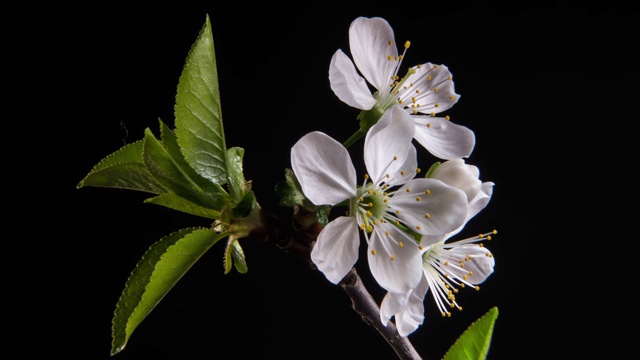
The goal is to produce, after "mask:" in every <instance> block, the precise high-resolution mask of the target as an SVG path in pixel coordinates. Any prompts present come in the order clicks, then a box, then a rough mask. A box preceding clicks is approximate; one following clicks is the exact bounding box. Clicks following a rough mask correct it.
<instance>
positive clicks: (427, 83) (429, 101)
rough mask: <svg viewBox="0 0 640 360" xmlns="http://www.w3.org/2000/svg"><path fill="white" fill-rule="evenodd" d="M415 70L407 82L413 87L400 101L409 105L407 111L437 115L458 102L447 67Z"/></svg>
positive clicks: (428, 67) (458, 97)
mask: <svg viewBox="0 0 640 360" xmlns="http://www.w3.org/2000/svg"><path fill="white" fill-rule="evenodd" d="M356 64H357V63H356ZM413 69H414V70H415V71H416V72H415V74H412V75H410V76H409V78H408V79H407V82H406V83H407V84H413V86H411V87H410V88H409V89H408V90H409V91H404V92H402V93H400V99H402V102H403V103H404V104H407V111H410V112H411V113H414V112H419V113H422V114H429V115H431V113H435V114H437V113H440V112H443V111H445V110H448V109H450V108H451V107H452V106H453V105H455V104H456V103H457V102H458V100H459V99H460V95H458V94H456V91H455V86H454V83H453V80H452V75H451V72H450V71H449V69H448V68H447V67H446V66H444V65H434V64H431V63H426V64H422V65H421V66H420V67H418V66H414V67H413ZM412 105H414V106H412ZM418 105H419V106H418Z"/></svg>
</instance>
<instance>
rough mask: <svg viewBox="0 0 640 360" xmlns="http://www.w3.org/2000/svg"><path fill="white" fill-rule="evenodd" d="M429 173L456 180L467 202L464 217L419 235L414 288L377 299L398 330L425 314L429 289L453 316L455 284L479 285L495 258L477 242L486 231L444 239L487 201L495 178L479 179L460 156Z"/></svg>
mask: <svg viewBox="0 0 640 360" xmlns="http://www.w3.org/2000/svg"><path fill="white" fill-rule="evenodd" d="M431 176H432V178H438V179H440V180H441V181H443V182H445V183H447V184H449V185H452V186H456V187H457V188H459V189H461V190H462V191H464V192H465V194H466V195H467V198H468V201H469V206H468V213H467V217H466V220H465V222H464V223H463V224H462V225H461V226H460V227H458V228H457V229H455V230H453V231H451V232H449V233H447V234H445V235H444V236H442V235H440V236H438V235H436V236H432V235H425V236H423V237H422V240H421V242H420V246H421V248H422V252H423V255H422V260H423V261H422V265H421V266H422V273H423V276H422V278H421V279H420V282H419V283H418V285H417V286H416V288H415V289H413V290H411V291H409V292H407V293H392V292H389V293H387V294H386V295H385V297H384V299H383V300H382V304H381V305H380V319H381V321H382V323H383V324H387V323H388V322H389V321H390V319H391V317H394V316H395V322H396V327H397V328H398V333H399V334H400V335H401V336H407V335H409V334H410V333H412V332H413V331H415V330H416V329H417V328H418V326H420V324H422V322H423V320H424V297H425V296H426V294H427V292H428V291H429V290H430V289H431V294H432V296H433V299H434V301H435V303H436V305H437V306H438V309H439V310H440V312H441V313H442V315H443V316H451V313H450V312H449V308H453V307H455V308H458V309H459V310H462V307H460V305H458V303H457V302H456V299H455V294H456V293H457V292H458V288H457V287H465V286H471V287H473V288H476V289H479V287H478V286H477V285H478V284H480V283H482V282H484V281H485V280H486V279H487V277H489V275H491V273H493V267H494V264H495V261H494V258H493V255H492V254H491V252H490V251H489V250H487V249H486V248H485V247H483V246H482V244H478V242H480V241H482V240H491V234H495V230H494V231H493V232H490V233H486V234H481V235H478V236H474V237H471V238H467V239H463V240H459V241H455V242H451V243H447V240H448V239H450V238H451V237H452V236H453V235H455V234H457V233H459V232H460V231H461V230H462V228H463V227H464V225H465V224H466V223H467V222H468V221H469V220H470V219H471V218H473V217H474V216H475V215H476V214H477V213H478V212H480V211H481V210H482V209H483V208H485V207H486V205H487V203H488V202H489V200H490V199H491V195H492V193H493V186H494V183H492V182H484V183H482V182H481V181H480V180H479V178H478V177H479V171H478V168H477V167H475V166H473V165H467V164H465V163H464V161H463V160H461V159H456V160H450V161H447V162H444V163H443V164H441V165H440V166H439V167H438V168H436V170H434V171H433V173H432V174H431Z"/></svg>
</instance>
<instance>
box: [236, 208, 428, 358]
mask: <svg viewBox="0 0 640 360" xmlns="http://www.w3.org/2000/svg"><path fill="white" fill-rule="evenodd" d="M260 220H261V223H262V225H263V226H262V227H261V228H257V229H254V230H253V231H252V232H251V233H250V234H249V236H250V237H252V238H254V239H258V240H262V241H266V242H269V243H273V244H275V245H277V246H278V247H279V248H281V249H283V250H284V251H286V252H288V253H290V254H293V255H296V256H299V257H301V258H302V259H304V260H306V261H307V263H308V264H309V266H311V267H312V268H313V269H317V268H316V266H315V264H314V263H313V261H311V249H312V248H313V243H314V242H315V239H316V238H317V236H318V234H319V233H320V231H321V230H322V226H321V225H320V224H318V222H317V220H316V217H315V214H313V213H312V212H310V211H307V210H305V209H303V208H300V207H294V216H293V221H292V229H291V230H287V229H286V228H285V227H284V226H283V224H282V222H281V221H280V220H279V219H278V218H276V217H275V216H273V215H271V214H270V213H268V212H266V211H264V210H262V209H261V210H260ZM339 285H340V287H341V288H342V289H343V290H344V291H345V292H346V293H347V296H349V298H350V299H351V304H352V308H353V310H354V311H355V312H356V313H358V314H359V315H360V316H361V317H362V321H364V323H365V324H368V325H370V326H373V327H374V328H375V329H376V330H377V331H378V333H380V335H382V337H383V338H384V339H385V340H386V341H387V343H388V344H389V346H391V348H393V350H394V351H395V352H396V354H397V355H398V357H399V358H400V359H402V360H421V359H422V358H421V357H420V355H419V354H418V353H417V352H416V350H415V349H414V347H413V345H412V344H411V342H410V341H409V339H408V338H407V337H402V336H400V334H398V330H397V329H396V326H395V324H394V323H393V322H389V324H388V325H387V326H384V325H383V324H382V321H380V308H379V307H378V304H377V303H376V302H375V300H374V299H373V297H372V296H371V294H370V293H369V291H367V288H366V287H365V286H364V284H363V283H362V280H361V279H360V276H359V275H358V273H357V272H356V269H355V268H352V269H351V270H350V271H349V272H348V273H347V275H346V276H345V277H344V278H343V279H342V280H341V281H340V283H339Z"/></svg>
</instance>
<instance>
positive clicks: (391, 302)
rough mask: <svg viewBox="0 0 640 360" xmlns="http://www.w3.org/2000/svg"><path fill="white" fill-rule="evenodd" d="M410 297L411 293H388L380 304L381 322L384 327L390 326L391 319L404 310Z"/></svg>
mask: <svg viewBox="0 0 640 360" xmlns="http://www.w3.org/2000/svg"><path fill="white" fill-rule="evenodd" d="M409 295H410V294H409V293H392V292H387V294H386V295H385V296H384V298H383V299H382V303H380V321H382V324H383V325H384V326H388V324H389V321H390V320H391V318H392V317H394V316H395V315H396V314H398V313H399V312H401V311H402V310H404V308H405V307H406V306H407V302H408V301H409Z"/></svg>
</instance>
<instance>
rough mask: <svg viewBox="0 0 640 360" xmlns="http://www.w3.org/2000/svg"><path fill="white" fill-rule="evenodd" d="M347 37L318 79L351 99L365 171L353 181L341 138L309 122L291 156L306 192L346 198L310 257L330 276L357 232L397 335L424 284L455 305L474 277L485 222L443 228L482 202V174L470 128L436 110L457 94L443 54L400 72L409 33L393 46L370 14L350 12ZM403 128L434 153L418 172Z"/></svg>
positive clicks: (350, 258)
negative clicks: (346, 48)
mask: <svg viewBox="0 0 640 360" xmlns="http://www.w3.org/2000/svg"><path fill="white" fill-rule="evenodd" d="M349 44H350V50H351V54H352V57H353V62H352V61H351V60H350V59H349V58H348V57H347V55H345V53H344V52H343V51H342V50H338V51H336V53H335V54H334V56H333V58H332V60H331V64H330V68H329V80H330V84H331V88H332V90H333V91H334V93H335V94H336V96H337V97H338V98H339V99H341V100H342V101H343V102H345V103H346V104H348V105H349V106H352V107H355V108H358V109H360V110H362V112H361V114H360V118H361V128H360V131H361V132H366V135H365V139H364V163H365V167H366V171H367V173H366V174H363V180H362V182H358V180H357V179H358V177H357V174H356V169H355V167H354V165H353V163H352V161H351V157H350V155H349V152H348V150H347V147H346V146H345V144H341V143H339V142H338V141H336V140H334V139H333V138H331V137H330V136H329V135H327V134H325V133H323V132H319V131H315V132H311V133H309V134H307V135H305V136H303V137H302V138H301V139H300V140H299V141H298V142H297V143H296V144H295V145H294V146H293V147H292V150H291V166H292V169H293V172H294V174H295V175H296V177H297V179H298V181H299V183H300V186H301V188H302V191H303V193H304V195H305V196H306V198H307V199H309V201H311V202H312V203H313V204H315V205H317V206H320V205H330V206H345V207H347V211H346V215H343V216H338V217H335V218H334V219H333V220H332V221H330V222H329V223H328V224H327V225H326V226H325V227H324V228H323V230H322V231H321V232H320V234H319V235H318V237H317V240H316V242H315V244H314V246H313V249H312V252H311V259H312V261H313V262H314V264H315V265H316V266H317V268H318V269H319V270H320V271H321V272H322V273H323V274H324V275H325V276H326V278H327V279H328V280H329V281H331V282H332V283H334V284H337V283H339V282H340V281H341V280H342V279H343V277H344V276H345V275H346V274H347V272H348V271H349V270H350V269H351V268H352V267H353V266H354V265H355V264H356V262H357V260H358V257H359V247H360V244H361V239H364V240H365V243H366V246H367V263H368V266H369V269H370V270H371V274H372V275H373V277H374V278H375V280H376V281H377V282H378V284H379V285H380V286H381V287H382V288H384V289H385V290H386V291H387V294H386V295H385V297H384V299H383V301H382V303H381V305H380V319H381V321H382V323H383V324H385V325H387V324H388V323H389V322H390V321H391V318H395V323H396V326H397V328H398V332H399V333H400V335H402V336H407V335H408V334H410V333H412V332H413V331H415V330H416V329H417V328H418V326H420V325H421V324H422V322H423V320H424V299H425V297H426V295H427V293H428V292H429V290H431V294H432V297H433V299H434V301H435V303H436V306H437V307H438V309H439V310H440V312H441V313H442V315H443V316H447V315H450V314H451V313H450V312H449V309H450V308H458V309H462V307H461V306H460V305H459V304H458V303H457V302H456V299H455V294H456V293H457V292H458V288H463V287H465V286H470V287H474V288H477V285H478V284H480V283H482V282H483V281H484V280H485V279H486V278H487V277H488V276H489V275H490V274H491V273H492V272H493V267H494V259H493V256H492V254H491V252H489V250H487V249H486V248H484V247H483V246H482V243H481V241H483V240H485V239H490V238H491V235H492V234H493V233H494V232H490V233H487V234H481V235H478V236H475V237H471V238H467V239H463V240H458V241H449V240H450V239H451V238H452V237H453V236H454V235H457V234H458V233H459V232H460V231H461V230H462V229H463V228H464V226H465V224H466V223H467V222H468V221H469V220H470V219H471V218H473V217H474V216H475V215H476V214H477V213H478V212H479V211H481V210H482V209H483V208H484V207H485V206H486V205H487V203H488V202H489V200H490V198H491V195H492V192H493V185H494V184H493V183H492V182H482V181H481V180H480V179H479V177H480V176H479V175H480V173H479V170H478V168H477V167H475V166H473V165H469V164H466V163H465V160H464V158H467V157H468V156H469V155H470V154H471V152H472V150H473V148H474V146H475V135H474V133H473V131H471V130H470V129H468V128H466V127H464V126H461V125H457V124H454V123H452V122H451V121H450V119H449V118H448V117H437V116H436V114H439V113H441V112H443V111H445V110H447V109H449V108H451V107H452V106H453V105H454V104H455V103H456V102H457V101H458V99H459V98H460V95H458V94H456V93H455V89H454V84H453V80H452V75H451V73H450V72H449V69H448V68H447V67H446V66H444V65H434V64H431V63H425V64H420V65H417V66H414V67H411V68H409V70H408V71H407V73H406V74H405V75H404V76H402V77H400V76H399V75H398V73H399V70H400V67H401V64H402V60H403V58H404V55H405V53H406V51H407V49H408V48H409V46H410V43H409V42H408V41H407V42H406V43H405V45H404V51H403V53H402V54H398V49H397V47H396V45H395V38H394V33H393V30H392V28H391V26H390V25H389V24H388V23H387V21H386V20H384V19H382V18H364V17H360V18H357V19H356V20H355V21H353V23H352V24H351V27H350V29H349ZM354 63H355V65H354ZM356 67H357V68H356ZM360 74H362V76H361V75H360ZM369 86H371V87H372V88H374V89H375V91H374V92H373V93H372V92H371V91H370V90H369V88H370V87H369ZM413 140H415V141H416V142H417V143H419V144H420V145H422V146H423V147H424V148H425V149H426V150H427V151H428V152H430V153H431V154H432V155H434V156H435V157H437V158H439V159H442V160H443V161H444V162H437V163H436V164H434V165H433V166H432V167H431V168H430V170H429V171H428V172H427V175H426V176H420V175H419V174H420V169H419V167H418V161H417V151H416V148H415V147H414V145H413ZM348 145H350V144H348ZM361 235H362V236H361Z"/></svg>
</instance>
